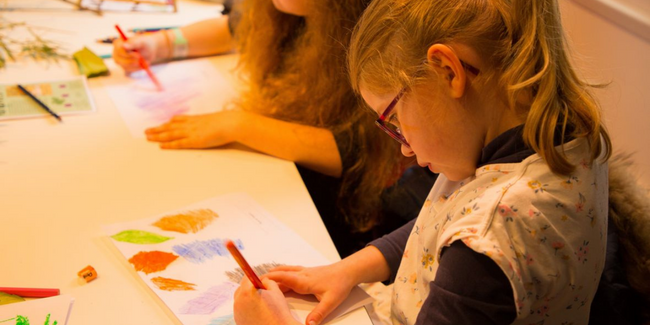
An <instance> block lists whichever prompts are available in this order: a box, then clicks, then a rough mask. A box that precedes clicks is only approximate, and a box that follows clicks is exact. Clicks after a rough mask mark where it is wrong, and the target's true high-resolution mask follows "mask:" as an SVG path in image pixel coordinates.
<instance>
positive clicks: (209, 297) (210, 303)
mask: <svg viewBox="0 0 650 325" xmlns="http://www.w3.org/2000/svg"><path fill="white" fill-rule="evenodd" d="M237 287H239V286H238V285H236V284H234V283H231V282H224V283H223V284H221V285H218V286H214V287H211V288H210V289H208V290H207V291H206V292H204V293H202V294H201V295H200V296H198V297H196V298H194V299H192V300H190V301H188V302H186V303H185V304H184V305H183V306H182V307H181V309H180V310H179V313H180V314H190V315H209V314H212V313H213V312H214V311H215V310H217V308H219V307H221V306H223V305H224V304H225V303H226V302H228V301H230V300H232V299H233V297H234V294H235V290H237Z"/></svg>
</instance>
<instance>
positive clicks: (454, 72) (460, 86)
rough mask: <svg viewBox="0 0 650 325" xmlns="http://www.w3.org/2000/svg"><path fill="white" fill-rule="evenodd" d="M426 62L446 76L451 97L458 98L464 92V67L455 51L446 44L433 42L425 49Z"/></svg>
mask: <svg viewBox="0 0 650 325" xmlns="http://www.w3.org/2000/svg"><path fill="white" fill-rule="evenodd" d="M427 63H428V64H430V65H431V66H432V67H433V68H434V69H435V70H437V71H442V75H441V76H442V77H443V78H446V80H447V83H446V84H447V85H448V86H449V93H450V95H451V96H452V97H453V98H460V97H462V96H463V94H464V93H465V82H466V80H467V79H466V78H467V76H466V75H465V68H464V67H463V64H462V63H460V59H459V58H458V56H457V55H456V53H455V52H454V51H453V50H452V49H451V48H450V47H449V46H447V45H444V44H433V45H431V47H429V50H428V51H427Z"/></svg>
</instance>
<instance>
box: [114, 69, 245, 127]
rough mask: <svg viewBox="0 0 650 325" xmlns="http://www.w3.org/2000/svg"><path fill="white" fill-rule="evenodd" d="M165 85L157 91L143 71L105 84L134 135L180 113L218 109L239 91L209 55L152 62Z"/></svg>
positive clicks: (155, 72) (201, 112)
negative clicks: (163, 62) (161, 62)
mask: <svg viewBox="0 0 650 325" xmlns="http://www.w3.org/2000/svg"><path fill="white" fill-rule="evenodd" d="M151 69H152V71H153V73H154V74H155V75H156V77H157V78H158V80H160V82H161V83H162V85H163V87H164V88H165V89H164V91H158V90H157V89H156V86H155V85H154V84H153V83H152V82H151V79H150V78H149V77H148V76H147V74H146V73H145V72H144V71H137V72H134V73H131V74H130V75H128V76H126V75H123V74H122V73H120V75H121V76H115V77H112V78H110V79H107V80H104V81H103V83H104V86H105V88H106V90H107V92H108V94H109V96H110V97H111V99H112V100H113V104H115V107H116V108H117V109H118V110H119V112H120V115H122V118H123V119H124V122H125V123H126V125H127V126H128V128H129V130H130V131H131V134H132V135H133V137H135V138H144V130H145V129H147V128H149V127H153V126H158V125H160V124H162V123H165V122H167V121H169V120H170V119H171V118H172V117H174V116H175V115H179V114H190V115H197V114H205V113H210V112H215V111H219V110H221V109H222V108H223V106H224V104H226V103H227V102H228V101H230V100H231V99H232V98H233V97H234V96H235V94H236V92H235V89H234V88H233V87H232V85H231V84H230V83H229V82H228V81H227V80H226V78H225V77H224V76H223V75H222V74H221V72H219V71H218V70H217V69H216V68H215V67H214V66H213V65H212V63H210V61H209V59H194V60H183V61H175V62H170V63H165V64H158V65H152V66H151ZM115 74H116V75H117V73H115Z"/></svg>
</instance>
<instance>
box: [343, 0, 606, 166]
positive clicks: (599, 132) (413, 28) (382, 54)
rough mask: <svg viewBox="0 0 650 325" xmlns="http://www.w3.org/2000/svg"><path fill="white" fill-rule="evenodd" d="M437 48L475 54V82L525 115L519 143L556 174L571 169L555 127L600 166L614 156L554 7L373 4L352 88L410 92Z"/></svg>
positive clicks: (358, 33) (356, 50)
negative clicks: (478, 65) (491, 87)
mask: <svg viewBox="0 0 650 325" xmlns="http://www.w3.org/2000/svg"><path fill="white" fill-rule="evenodd" d="M437 43H442V44H459V43H460V44H464V45H467V46H470V47H471V48H472V49H473V50H475V51H476V53H478V55H479V56H480V57H481V58H482V59H483V61H484V62H485V63H486V68H483V69H482V70H481V75H480V76H479V77H478V78H498V79H497V81H498V85H499V86H500V88H501V89H503V90H504V96H505V97H506V98H507V102H508V104H509V106H510V107H511V108H513V109H517V110H518V111H520V110H522V109H523V110H524V111H526V114H527V118H526V121H525V124H524V130H523V138H524V141H525V142H526V144H527V145H528V146H529V147H530V148H531V149H533V150H535V152H537V153H538V154H539V155H540V156H542V157H543V159H544V160H545V161H546V162H547V164H548V165H549V167H550V168H551V170H552V171H553V172H554V173H557V174H568V173H570V172H571V171H573V169H574V168H575V166H574V165H572V164H571V163H570V162H569V161H568V160H567V158H566V156H565V155H564V153H563V152H561V151H558V150H556V149H555V146H554V135H555V130H556V128H557V127H561V129H562V131H563V132H562V137H563V140H564V136H565V135H569V136H571V137H584V138H587V139H588V140H589V142H590V144H591V150H592V152H591V159H592V160H594V159H596V158H597V157H599V156H600V155H601V153H602V152H603V150H604V151H605V155H604V159H608V158H609V156H610V155H611V140H610V138H609V135H608V133H607V131H606V129H605V127H604V125H603V122H602V117H601V113H600V107H599V105H598V103H597V102H596V100H595V99H594V97H593V96H592V95H591V94H590V93H589V90H588V89H589V87H591V86H592V85H590V84H588V83H587V82H585V81H583V80H582V79H580V78H579V76H578V75H577V74H576V71H575V69H574V67H573V66H572V63H571V61H570V59H569V53H568V46H567V44H566V38H565V36H564V32H563V29H562V25H561V20H560V11H559V7H558V4H557V1H556V0H491V1H485V0H421V1H413V0H375V1H373V3H372V4H371V5H370V6H369V7H368V9H367V10H366V12H365V13H364V15H363V16H362V18H361V19H360V21H359V24H358V25H357V28H356V30H355V33H354V34H353V36H352V41H351V44H350V52H349V55H348V69H349V71H350V78H351V81H352V86H353V88H355V89H356V90H357V91H358V89H359V86H360V85H361V84H363V86H364V87H368V89H370V90H371V91H376V92H382V91H387V92H388V91H394V90H395V89H400V88H401V87H405V86H406V87H408V86H412V85H414V84H415V83H417V82H419V81H420V80H421V79H422V77H418V78H416V77H413V76H414V75H417V74H416V72H417V70H418V69H421V67H422V62H423V61H424V60H425V59H426V54H427V49H428V48H429V47H430V46H431V45H433V44H437ZM483 80H484V81H485V79H483ZM569 130H571V131H570V133H569V134H565V131H566V133H568V132H569ZM601 136H602V138H603V139H604V145H603V144H602V143H601Z"/></svg>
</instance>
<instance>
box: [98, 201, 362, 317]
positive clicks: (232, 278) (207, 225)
mask: <svg viewBox="0 0 650 325" xmlns="http://www.w3.org/2000/svg"><path fill="white" fill-rule="evenodd" d="M103 228H104V232H105V233H106V234H107V235H108V236H109V238H110V241H111V242H112V243H113V244H114V245H115V246H116V247H117V249H118V250H119V251H120V253H121V254H122V255H123V256H124V258H125V259H126V260H127V261H128V263H129V264H130V265H131V266H132V267H133V269H134V270H135V272H136V273H137V275H138V276H139V277H140V278H141V279H142V280H143V281H144V282H145V283H146V284H147V286H148V287H149V288H150V289H151V290H152V291H153V292H155V293H156V294H157V296H158V297H159V298H160V299H161V300H162V301H163V302H164V303H165V304H166V305H167V307H169V309H170V310H171V311H172V312H173V313H174V315H176V317H178V319H179V320H180V321H181V322H182V323H183V324H188V325H189V324H192V325H195V324H198V325H225V324H234V321H233V319H232V304H233V294H234V292H235V290H236V289H237V287H238V286H239V282H240V281H241V279H242V277H243V276H244V272H243V271H242V270H241V269H240V268H239V266H238V265H237V263H236V262H235V260H234V259H233V258H232V256H230V253H229V252H228V249H227V248H226V247H225V244H224V239H232V240H233V241H234V242H235V245H237V248H238V249H240V250H241V251H242V254H244V256H246V259H247V261H248V262H249V263H250V264H251V266H252V267H253V268H254V269H255V272H256V273H257V274H258V275H262V274H264V273H266V272H267V271H268V270H269V269H271V268H273V267H275V266H277V265H281V264H289V265H305V266H316V265H323V264H327V263H329V261H328V260H327V259H326V258H325V257H324V256H323V255H322V254H320V253H319V252H317V251H316V250H314V249H313V248H312V247H311V246H310V245H309V244H307V243H306V242H305V241H304V240H302V238H300V236H298V235H297V234H296V233H294V232H293V231H291V230H289V229H288V228H287V227H286V226H284V225H283V224H282V223H280V222H279V221H278V220H277V219H275V218H274V217H273V216H271V215H270V214H269V213H268V212H266V211H264V209H262V208H261V207H260V206H259V205H257V203H256V202H255V201H253V200H252V198H250V197H249V196H248V195H246V194H230V195H225V196H220V197H216V198H213V199H210V200H206V201H203V202H199V203H196V204H193V205H190V206H188V207H185V208H182V209H179V210H177V211H171V212H169V213H164V214H161V215H159V216H155V217H152V218H147V219H143V220H136V221H132V222H125V223H120V224H114V225H110V226H105V227H103ZM357 289H358V288H357ZM371 301H372V298H370V296H369V295H368V294H366V293H365V292H364V291H363V290H361V289H358V290H355V291H354V294H353V295H351V297H350V298H349V299H348V300H347V301H346V302H345V303H344V306H342V307H341V308H339V309H338V310H337V314H336V315H333V316H332V317H331V319H334V318H336V317H337V316H341V315H343V314H344V313H346V312H348V311H351V310H353V309H355V308H358V307H359V306H363V305H365V304H368V303H370V302H371ZM288 302H289V305H290V306H291V307H292V308H293V314H294V316H296V319H298V320H299V321H301V322H302V323H304V321H305V318H306V316H307V315H308V313H309V312H310V311H311V310H312V309H313V308H314V306H315V305H316V301H315V300H314V299H313V297H307V298H306V297H298V298H296V297H291V298H288ZM331 324H336V320H333V321H332V322H331Z"/></svg>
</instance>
